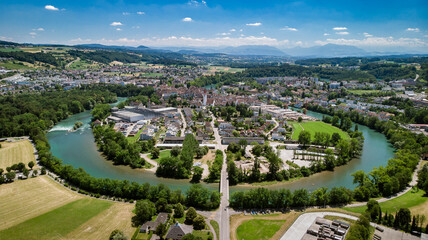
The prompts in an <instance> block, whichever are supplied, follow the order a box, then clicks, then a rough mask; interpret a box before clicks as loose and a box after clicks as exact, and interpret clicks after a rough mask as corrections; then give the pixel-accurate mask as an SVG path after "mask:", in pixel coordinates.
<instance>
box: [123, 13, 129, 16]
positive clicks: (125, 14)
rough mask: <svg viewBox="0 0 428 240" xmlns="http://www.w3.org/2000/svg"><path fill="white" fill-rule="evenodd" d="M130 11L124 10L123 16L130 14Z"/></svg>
mask: <svg viewBox="0 0 428 240" xmlns="http://www.w3.org/2000/svg"><path fill="white" fill-rule="evenodd" d="M129 14H130V13H129V12H123V13H122V15H123V16H128V15H129Z"/></svg>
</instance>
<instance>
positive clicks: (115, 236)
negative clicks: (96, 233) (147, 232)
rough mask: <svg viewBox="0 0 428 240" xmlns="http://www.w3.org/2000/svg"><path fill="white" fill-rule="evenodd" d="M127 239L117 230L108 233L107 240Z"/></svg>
mask: <svg viewBox="0 0 428 240" xmlns="http://www.w3.org/2000/svg"><path fill="white" fill-rule="evenodd" d="M127 239H128V238H127V237H126V236H125V234H124V233H123V232H122V231H120V230H118V229H115V230H113V232H111V233H110V237H109V240H127Z"/></svg>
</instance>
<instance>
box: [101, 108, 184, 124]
mask: <svg viewBox="0 0 428 240" xmlns="http://www.w3.org/2000/svg"><path fill="white" fill-rule="evenodd" d="M176 112H177V108H174V107H164V108H157V109H152V108H146V107H144V106H141V105H140V106H138V107H128V106H127V107H125V109H120V110H119V109H117V108H114V109H113V112H112V116H110V117H109V120H112V121H115V122H119V121H125V122H138V121H140V120H150V119H153V118H158V117H162V116H167V115H168V114H173V113H176Z"/></svg>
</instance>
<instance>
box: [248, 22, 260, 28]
mask: <svg viewBox="0 0 428 240" xmlns="http://www.w3.org/2000/svg"><path fill="white" fill-rule="evenodd" d="M245 25H247V26H252V27H258V26H261V25H262V23H259V22H256V23H247V24H245Z"/></svg>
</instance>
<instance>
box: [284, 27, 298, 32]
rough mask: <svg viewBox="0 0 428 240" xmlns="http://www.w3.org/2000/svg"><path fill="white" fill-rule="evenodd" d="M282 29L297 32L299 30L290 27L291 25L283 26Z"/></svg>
mask: <svg viewBox="0 0 428 240" xmlns="http://www.w3.org/2000/svg"><path fill="white" fill-rule="evenodd" d="M280 30H284V31H292V32H297V31H298V30H297V28H292V27H289V26H285V27H283V28H281V29H280Z"/></svg>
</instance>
